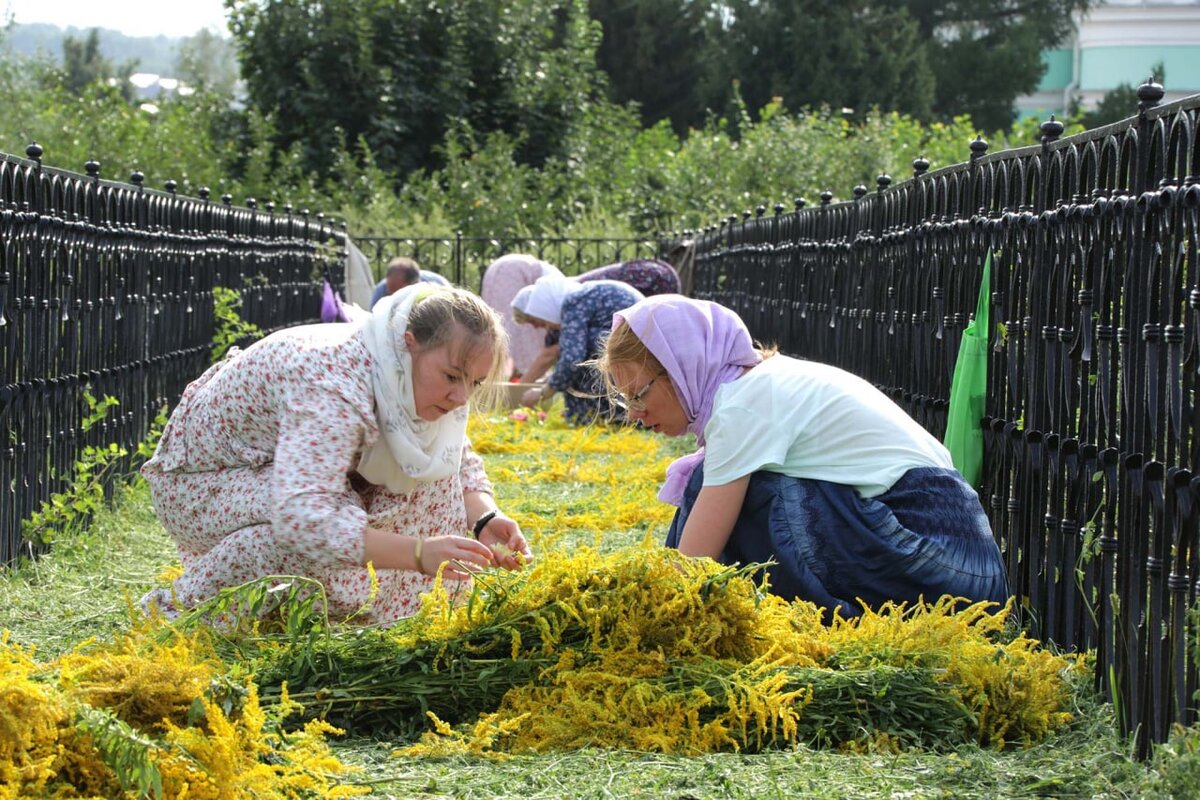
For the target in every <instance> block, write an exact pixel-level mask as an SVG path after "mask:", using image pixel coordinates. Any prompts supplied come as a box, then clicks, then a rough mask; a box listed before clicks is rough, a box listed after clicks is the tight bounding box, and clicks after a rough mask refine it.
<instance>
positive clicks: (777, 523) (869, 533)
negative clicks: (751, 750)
mask: <svg viewBox="0 0 1200 800" xmlns="http://www.w3.org/2000/svg"><path fill="white" fill-rule="evenodd" d="M703 472H704V470H703V465H701V466H699V467H697V468H696V471H695V472H694V473H692V476H691V478H690V480H689V481H688V486H687V489H686V490H685V491H684V497H683V502H682V504H681V505H680V508H679V510H678V511H677V512H676V513H675V519H674V520H672V522H671V529H670V531H669V532H668V533H667V546H668V547H678V546H679V537H680V535H681V534H682V533H683V526H684V523H686V522H687V518H688V513H689V512H690V511H691V508H692V506H693V505H694V504H695V502H696V496H697V495H698V494H699V493H700V487H701V485H702V483H703V480H704V475H703ZM718 560H719V561H721V562H722V563H724V564H734V563H743V564H744V563H749V562H766V561H768V560H770V561H775V562H776V563H775V564H774V565H772V566H770V567H769V568H767V574H768V578H769V582H770V591H771V592H772V593H773V594H777V595H780V596H781V597H784V598H787V599H788V600H793V599H797V598H798V599H802V600H809V601H811V602H813V603H816V604H817V605H819V606H822V607H824V608H825V612H826V619H827V620H829V619H832V616H833V612H834V610H835V609H836V610H838V611H839V612H840V613H841V615H842V616H843V617H847V618H848V617H853V616H858V615H859V614H861V613H862V607H863V604H865V605H866V606H868V607H870V608H878V607H879V606H881V605H882V604H884V603H885V602H887V601H889V600H894V601H896V602H901V601H903V602H907V603H910V604H911V603H913V602H916V601H917V600H919V599H922V598H924V599H925V600H926V601H929V602H932V601H934V600H937V599H938V598H939V597H941V596H942V595H952V596H954V597H961V598H965V599H966V600H969V601H971V602H975V601H979V600H991V601H994V602H996V603H1004V602H1005V601H1006V600H1007V599H1008V594H1009V592H1008V580H1007V577H1006V575H1005V569H1004V561H1003V559H1002V558H1001V555H1000V548H999V547H997V545H996V540H995V538H994V537H993V536H992V530H991V526H990V525H989V524H988V520H987V515H986V514H985V513H984V511H983V506H982V505H981V504H980V502H979V496H978V495H977V494H976V493H975V490H974V489H972V488H971V486H970V485H969V484H968V483H967V482H966V481H965V480H963V478H962V476H961V475H959V474H958V473H957V472H955V471H954V470H948V469H937V468H929V467H923V468H919V469H911V470H909V471H908V472H906V473H905V474H904V476H903V477H902V478H901V479H900V480H899V481H897V482H896V485H895V486H893V487H892V488H891V489H889V490H888V491H887V492H885V493H884V494H881V495H878V496H876V497H872V498H869V499H864V498H863V497H861V496H860V495H859V494H858V492H856V491H855V490H854V489H853V488H852V487H850V486H845V485H842V484H838V483H830V482H828V481H818V480H808V479H803V478H792V477H788V476H787V475H781V474H779V473H776V472H756V473H754V474H753V475H751V476H750V486H749V488H748V490H747V492H746V500H745V502H744V503H743V505H742V511H741V514H740V515H739V516H738V519H737V522H736V523H735V524H734V528H733V533H732V534H731V535H730V537H729V542H728V543H727V544H726V545H725V550H724V552H723V553H722V554H721V557H720V559H718Z"/></svg>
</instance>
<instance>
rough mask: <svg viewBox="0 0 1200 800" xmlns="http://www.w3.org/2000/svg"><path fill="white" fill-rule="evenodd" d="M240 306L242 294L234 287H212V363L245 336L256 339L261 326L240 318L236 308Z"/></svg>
mask: <svg viewBox="0 0 1200 800" xmlns="http://www.w3.org/2000/svg"><path fill="white" fill-rule="evenodd" d="M241 307H242V295H241V294H240V293H239V292H238V291H237V290H236V289H230V288H228V287H225V286H214V287H213V328H214V332H213V344H212V363H214V364H215V363H217V362H218V361H220V360H221V359H222V358H224V357H225V354H226V353H228V352H229V349H230V348H231V347H233V346H234V345H235V344H237V343H238V342H239V341H241V340H242V339H245V338H253V339H258V338H260V337H261V336H262V335H263V331H262V328H260V327H258V326H257V325H255V324H254V323H253V322H248V321H247V320H244V319H242V315H241V314H239V313H238V309H240V308H241Z"/></svg>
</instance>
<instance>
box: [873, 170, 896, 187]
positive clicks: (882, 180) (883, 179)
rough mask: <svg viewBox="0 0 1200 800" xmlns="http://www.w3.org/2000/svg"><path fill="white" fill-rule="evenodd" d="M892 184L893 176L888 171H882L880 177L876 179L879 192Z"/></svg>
mask: <svg viewBox="0 0 1200 800" xmlns="http://www.w3.org/2000/svg"><path fill="white" fill-rule="evenodd" d="M891 185H892V176H891V175H888V174H887V173H886V172H883V173H880V175H879V177H878V178H876V179H875V190H876V191H878V192H882V191H883V190H884V189H886V188H887V187H889V186H891Z"/></svg>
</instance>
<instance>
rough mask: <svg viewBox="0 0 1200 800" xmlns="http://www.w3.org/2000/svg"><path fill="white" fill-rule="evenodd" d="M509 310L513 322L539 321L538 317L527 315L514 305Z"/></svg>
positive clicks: (528, 322)
mask: <svg viewBox="0 0 1200 800" xmlns="http://www.w3.org/2000/svg"><path fill="white" fill-rule="evenodd" d="M511 311H512V318H513V322H515V323H517V324H518V325H535V324H537V323H539V322H541V320H540V319H535V318H534V317H531V316H529V315H528V314H526V313H525V312H524V311H522V310H521V309H519V308H517V307H516V306H513V307H512V309H511Z"/></svg>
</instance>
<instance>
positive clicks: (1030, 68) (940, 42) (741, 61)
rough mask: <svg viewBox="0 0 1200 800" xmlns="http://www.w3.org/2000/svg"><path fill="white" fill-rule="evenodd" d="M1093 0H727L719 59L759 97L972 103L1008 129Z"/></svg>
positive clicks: (952, 107)
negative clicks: (1017, 104)
mask: <svg viewBox="0 0 1200 800" xmlns="http://www.w3.org/2000/svg"><path fill="white" fill-rule="evenodd" d="M1093 2H1094V0H1039V1H1038V2H1034V1H1033V0H791V1H790V2H780V1H776V2H772V0H728V1H727V2H724V3H722V4H721V5H722V8H721V11H720V14H719V17H720V19H721V20H722V24H723V26H724V28H725V32H726V35H725V36H723V37H721V40H720V43H721V47H720V50H719V58H717V59H714V60H713V68H714V70H715V73H716V75H717V76H718V78H724V80H725V84H726V86H727V85H728V83H729V81H730V80H734V79H736V80H739V81H740V82H741V92H742V95H743V96H744V98H745V100H746V102H747V104H748V105H749V106H750V107H751V108H759V107H761V106H762V105H764V104H765V103H766V102H767V101H769V100H770V98H772V97H782V98H783V100H784V102H785V103H786V104H787V105H788V106H789V107H790V108H793V109H798V108H800V107H801V106H803V105H822V104H826V105H830V106H832V107H834V108H837V107H843V106H848V107H851V108H854V109H856V110H864V109H865V108H866V107H868V106H879V107H880V108H882V109H885V110H891V111H900V112H902V113H906V114H912V115H914V116H916V117H918V118H919V119H923V120H932V119H942V120H948V119H952V118H954V117H957V116H960V115H963V114H968V115H970V116H971V117H972V119H974V120H975V123H976V124H977V125H978V126H979V127H981V128H983V129H985V130H999V129H1004V128H1007V127H1008V126H1009V125H1010V124H1011V123H1012V120H1013V111H1012V109H1013V103H1014V101H1015V100H1016V98H1017V97H1018V96H1020V95H1021V94H1024V93H1027V92H1030V91H1032V90H1033V89H1034V88H1036V86H1037V83H1038V81H1039V80H1040V79H1041V76H1042V72H1043V70H1044V66H1043V64H1042V62H1041V53H1042V51H1043V50H1044V49H1045V48H1047V47H1051V46H1053V45H1055V44H1057V43H1059V42H1060V41H1061V40H1062V39H1063V37H1065V36H1066V35H1067V34H1068V33H1069V32H1070V30H1071V25H1072V23H1071V15H1072V14H1073V13H1076V12H1082V11H1085V10H1086V9H1087V8H1088V7H1089V6H1090V5H1091V4H1092V3H1093ZM709 82H710V84H714V85H715V84H719V83H720V80H719V79H718V80H711V79H710V81H709ZM722 90H723V91H725V96H724V102H726V103H727V102H728V100H729V98H730V95H729V93H728V90H727V89H725V88H724V87H722ZM717 102H721V101H717ZM718 107H720V108H723V109H726V110H727V109H728V106H727V105H726V106H720V105H719V106H718Z"/></svg>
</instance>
